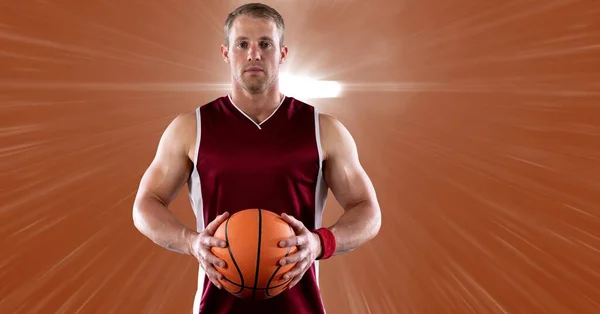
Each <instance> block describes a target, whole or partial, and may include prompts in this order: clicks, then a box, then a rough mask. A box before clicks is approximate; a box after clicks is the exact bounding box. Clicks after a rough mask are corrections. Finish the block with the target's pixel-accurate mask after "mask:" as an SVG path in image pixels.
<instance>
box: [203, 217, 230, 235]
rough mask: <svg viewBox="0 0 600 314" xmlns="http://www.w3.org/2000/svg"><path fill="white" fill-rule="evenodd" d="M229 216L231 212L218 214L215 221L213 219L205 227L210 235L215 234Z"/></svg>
mask: <svg viewBox="0 0 600 314" xmlns="http://www.w3.org/2000/svg"><path fill="white" fill-rule="evenodd" d="M227 218H229V212H224V213H222V214H221V215H219V216H217V218H215V219H214V220H213V221H211V222H210V223H209V224H208V226H206V228H205V229H204V230H205V231H206V233H208V235H211V236H212V235H214V234H215V232H217V229H218V228H219V226H220V225H221V224H222V223H223V222H224V221H225V220H227Z"/></svg>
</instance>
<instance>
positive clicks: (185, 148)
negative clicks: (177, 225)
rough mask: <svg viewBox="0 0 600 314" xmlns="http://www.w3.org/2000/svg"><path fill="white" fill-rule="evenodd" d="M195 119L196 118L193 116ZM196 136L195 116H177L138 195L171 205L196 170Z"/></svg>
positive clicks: (145, 174) (161, 140) (166, 131)
mask: <svg viewBox="0 0 600 314" xmlns="http://www.w3.org/2000/svg"><path fill="white" fill-rule="evenodd" d="M192 119H193V120H192ZM194 138H195V117H190V116H189V115H188V114H184V115H180V116H178V117H177V118H175V119H174V120H173V121H172V122H171V124H170V125H169V126H168V127H167V129H166V130H165V132H164V133H163V135H162V136H161V138H160V141H159V143H158V147H157V150H156V154H155V156H154V158H153V160H152V162H151V163H150V166H149V167H148V169H147V170H146V171H145V173H144V175H143V176H142V179H141V181H140V186H139V190H138V193H137V198H138V199H140V198H148V197H152V198H155V199H157V200H158V201H160V202H162V203H163V204H164V205H168V204H169V203H171V201H173V199H174V198H175V197H176V196H177V194H178V193H179V191H180V190H181V188H182V187H183V186H184V185H185V183H186V182H187V180H188V178H189V175H190V172H191V170H192V162H191V160H190V158H189V149H190V145H191V143H193V142H194Z"/></svg>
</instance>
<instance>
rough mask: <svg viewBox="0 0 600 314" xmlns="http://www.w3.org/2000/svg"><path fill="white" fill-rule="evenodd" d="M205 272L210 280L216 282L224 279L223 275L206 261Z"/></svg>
mask: <svg viewBox="0 0 600 314" xmlns="http://www.w3.org/2000/svg"><path fill="white" fill-rule="evenodd" d="M203 268H204V271H205V272H206V275H207V276H208V278H212V279H215V280H221V279H223V275H222V274H221V273H220V272H218V271H217V269H216V268H215V267H214V266H213V265H211V264H209V263H208V262H206V261H204V267H203Z"/></svg>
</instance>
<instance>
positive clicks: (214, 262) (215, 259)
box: [204, 251, 227, 268]
mask: <svg viewBox="0 0 600 314" xmlns="http://www.w3.org/2000/svg"><path fill="white" fill-rule="evenodd" d="M204 260H205V261H207V262H209V263H210V264H212V265H216V266H219V267H221V268H225V267H226V266H227V264H226V263H225V261H224V260H222V259H220V258H218V257H216V256H215V255H214V254H212V253H211V252H210V251H209V252H207V253H206V254H205V256H204Z"/></svg>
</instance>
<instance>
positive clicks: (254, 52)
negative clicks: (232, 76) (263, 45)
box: [248, 44, 260, 61]
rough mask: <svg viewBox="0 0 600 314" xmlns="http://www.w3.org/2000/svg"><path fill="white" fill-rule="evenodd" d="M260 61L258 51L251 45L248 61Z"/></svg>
mask: <svg viewBox="0 0 600 314" xmlns="http://www.w3.org/2000/svg"><path fill="white" fill-rule="evenodd" d="M253 60H257V61H258V60H260V49H258V46H257V45H255V44H254V45H251V46H250V49H248V61H253Z"/></svg>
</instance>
